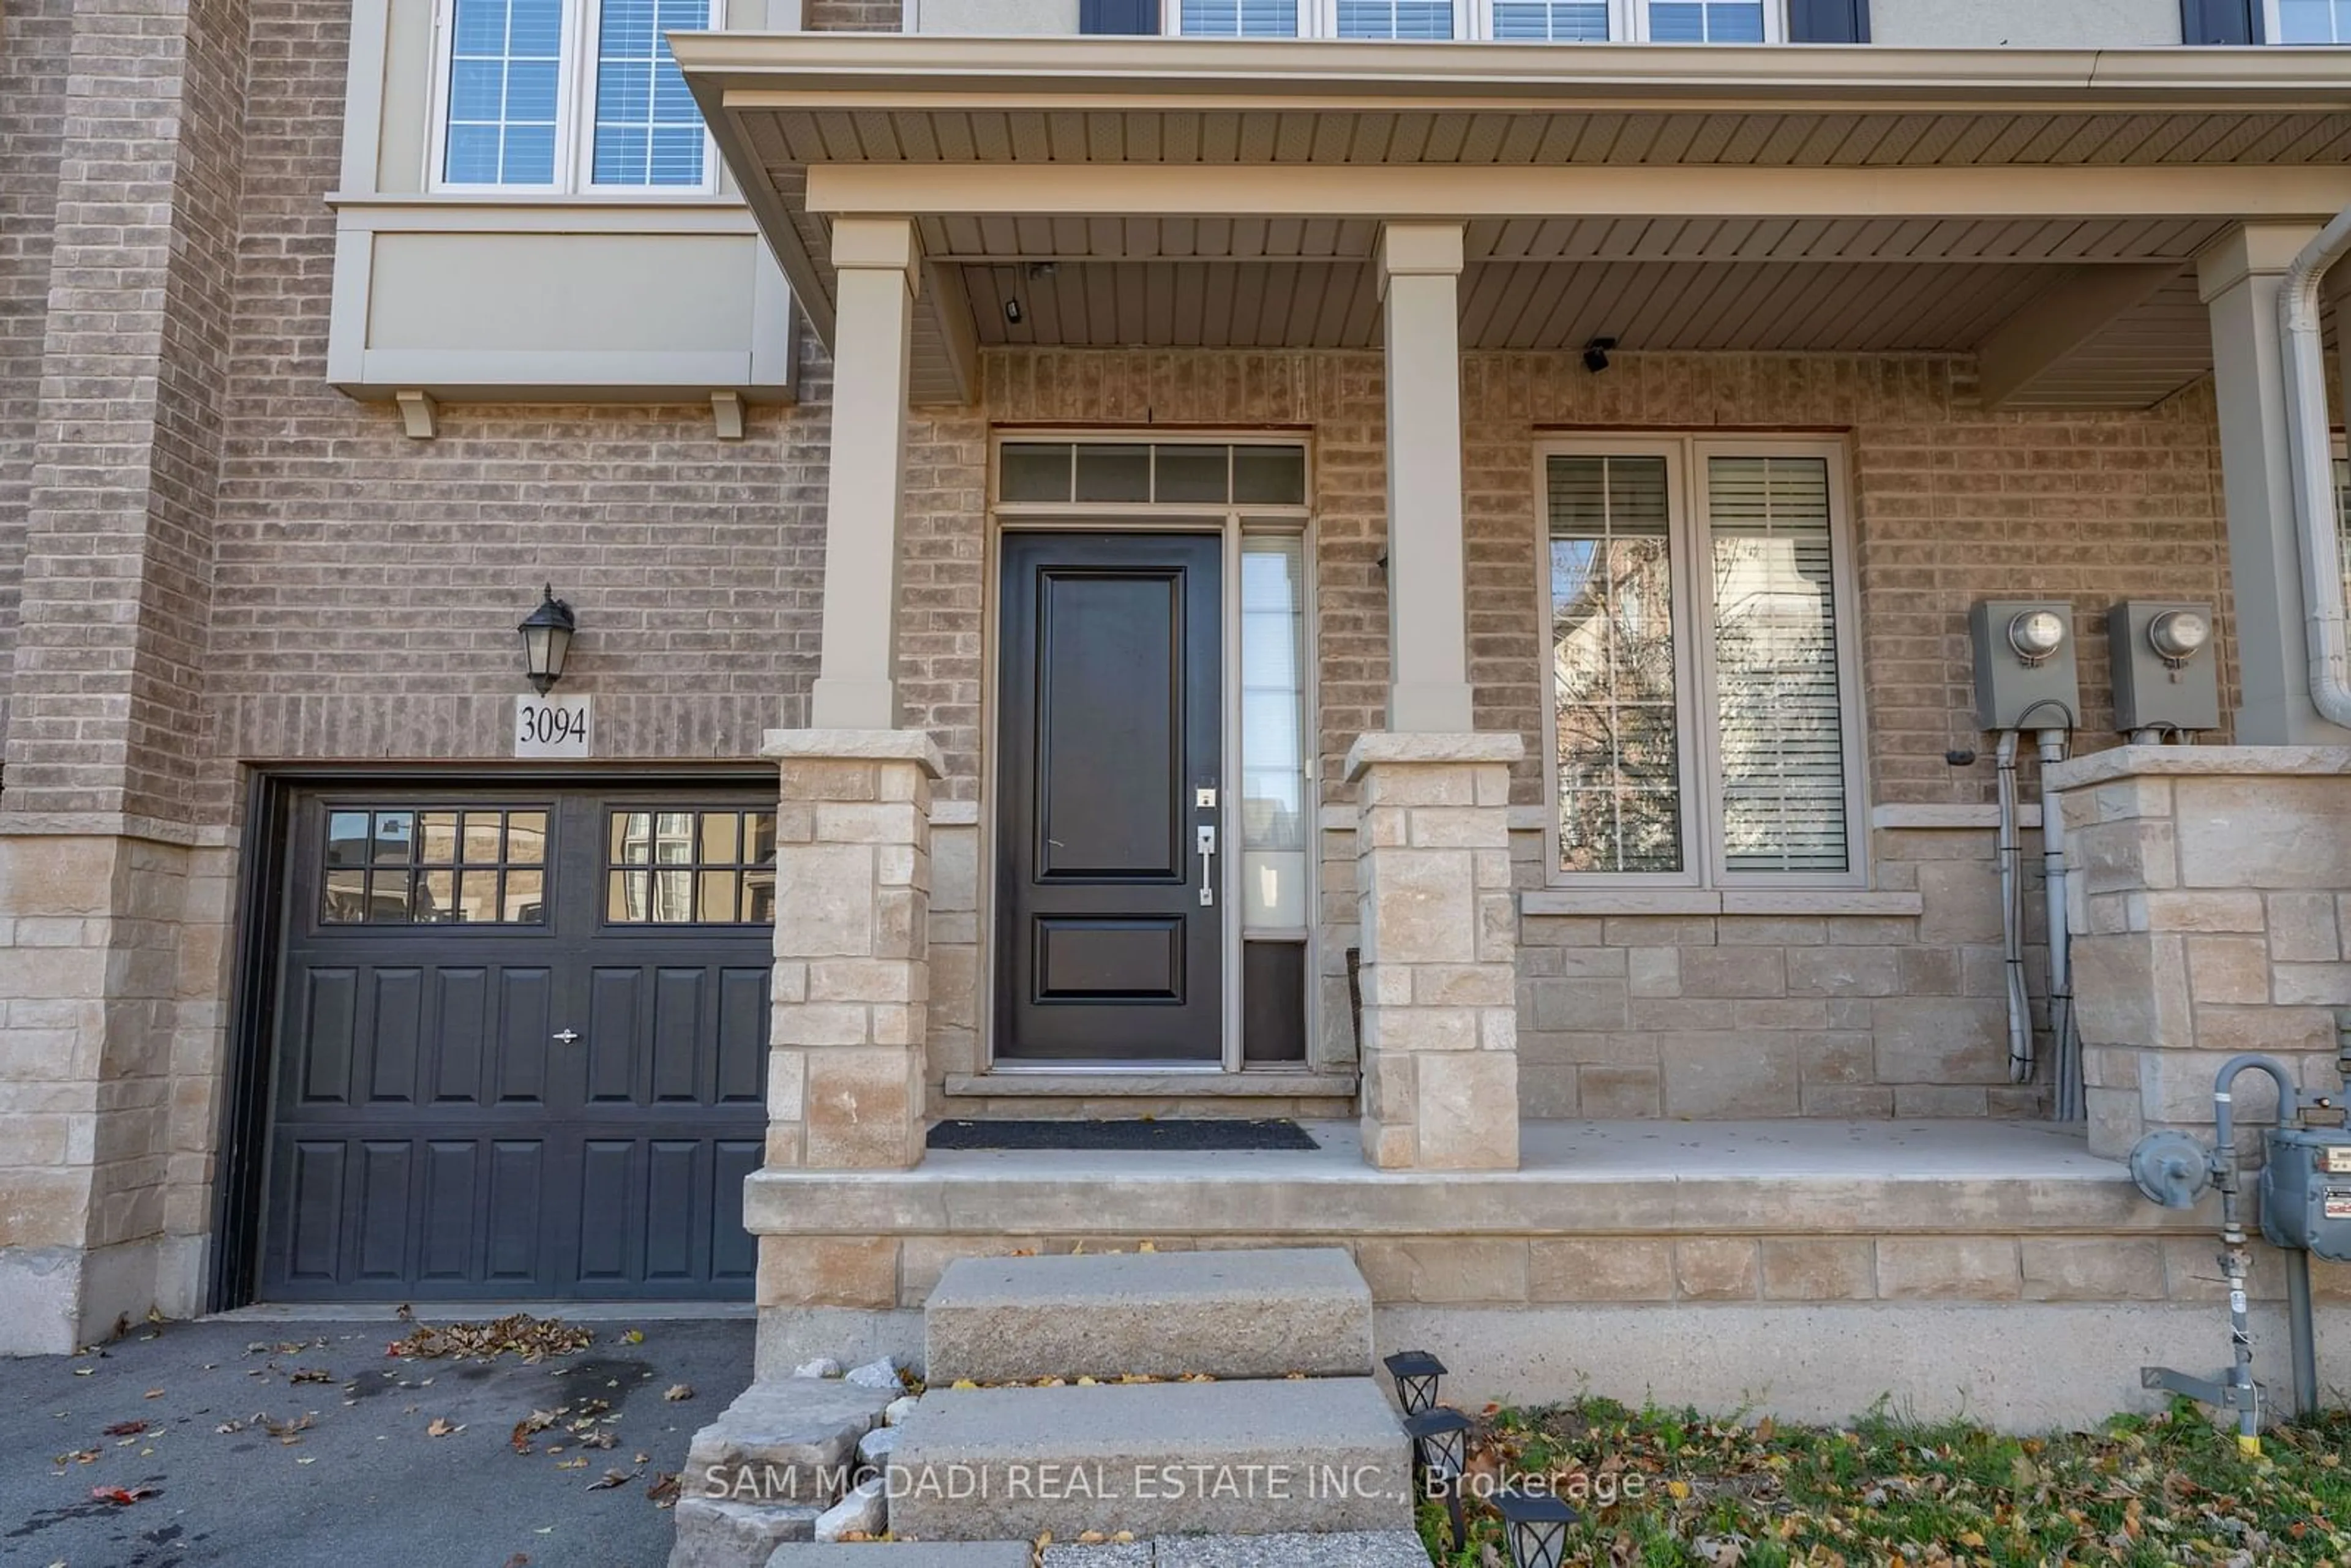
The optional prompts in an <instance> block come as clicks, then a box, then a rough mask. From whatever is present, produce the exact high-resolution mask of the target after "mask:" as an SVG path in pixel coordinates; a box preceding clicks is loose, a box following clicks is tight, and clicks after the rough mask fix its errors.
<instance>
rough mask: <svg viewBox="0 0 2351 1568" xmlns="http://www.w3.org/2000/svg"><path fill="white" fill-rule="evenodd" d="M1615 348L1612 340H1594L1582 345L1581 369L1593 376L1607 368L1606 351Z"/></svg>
mask: <svg viewBox="0 0 2351 1568" xmlns="http://www.w3.org/2000/svg"><path fill="white" fill-rule="evenodd" d="M1615 346H1616V340H1615V339H1614V338H1594V339H1593V340H1592V341H1590V342H1589V343H1586V344H1584V345H1583V368H1584V369H1585V370H1587V371H1591V372H1592V373H1593V375H1595V376H1596V375H1598V374H1599V373H1600V372H1601V371H1604V370H1606V369H1607V368H1608V350H1611V349H1613V348H1614V347H1615Z"/></svg>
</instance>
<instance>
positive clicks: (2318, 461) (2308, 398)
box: [2278, 208, 2351, 728]
mask: <svg viewBox="0 0 2351 1568" xmlns="http://www.w3.org/2000/svg"><path fill="white" fill-rule="evenodd" d="M2346 254H2351V208H2346V209H2344V211H2342V212H2340V213H2338V214H2335V221H2334V222H2333V223H2330V224H2328V225H2326V226H2325V228H2323V229H2321V230H2319V231H2318V234H2317V236H2316V237H2315V238H2314V239H2313V240H2312V241H2311V242H2310V243H2309V244H2308V245H2306V246H2304V247H2303V250H2302V254H2301V255H2300V256H2295V257H2294V265H2292V266H2291V267H2287V268H2286V271H2285V282H2284V285H2283V287H2281V288H2280V289H2279V290H2278V326H2279V329H2280V330H2279V336H2280V337H2281V338H2282V339H2283V347H2284V354H2285V434H2286V456H2287V461H2288V462H2289V463H2290V464H2291V465H2292V466H2293V473H2292V476H2291V479H2292V484H2293V489H2294V531H2295V532H2296V533H2297V534H2299V535H2300V536H2301V538H2302V608H2303V615H2304V621H2305V622H2306V624H2307V626H2308V635H2309V642H2310V700H2311V704H2312V706H2314V707H2316V708H2317V709H2318V715H2319V716H2320V717H2321V718H2324V719H2325V720H2326V722H2327V723H2329V724H2333V725H2339V726H2342V727H2346V728H2351V637H2346V610H2345V605H2344V594H2343V549H2342V545H2341V543H2340V541H2339V540H2338V539H2337V538H2336V536H2335V476H2334V472H2333V469H2334V453H2333V451H2332V450H2331V449H2330V448H2329V445H2328V443H2327V432H2326V365H2325V345H2324V344H2323V343H2322V342H2321V341H2320V339H2319V329H2318V287H2319V283H2320V281H2321V280H2322V279H2324V278H2325V276H2326V269H2327V268H2328V267H2332V266H2334V265H2335V263H2336V262H2337V261H2340V260H2341V259H2342V258H2343V257H2344V256H2345V255H2346Z"/></svg>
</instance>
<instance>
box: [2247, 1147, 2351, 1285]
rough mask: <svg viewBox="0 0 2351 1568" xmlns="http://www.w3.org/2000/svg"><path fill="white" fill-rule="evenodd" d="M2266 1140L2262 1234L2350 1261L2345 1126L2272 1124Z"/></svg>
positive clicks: (2350, 1177) (2350, 1165)
mask: <svg viewBox="0 0 2351 1568" xmlns="http://www.w3.org/2000/svg"><path fill="white" fill-rule="evenodd" d="M2268 1143H2269V1160H2268V1163H2266V1164H2265V1165H2263V1166H2262V1181H2261V1193H2262V1235H2263V1236H2265V1237H2267V1238H2269V1240H2270V1244H2271V1245H2272V1246H2273V1247H2292V1248H2299V1249H2304V1250H2306V1251H2308V1252H2309V1253H2310V1254H2311V1255H2312V1256H2313V1257H2317V1258H2325V1259H2326V1260H2329V1261H2330V1262H2335V1263H2344V1262H2351V1131H2346V1130H2345V1129H2343V1128H2341V1127H2278V1128H2274V1129H2273V1130H2272V1131H2271V1132H2270V1134H2269V1138H2268Z"/></svg>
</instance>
